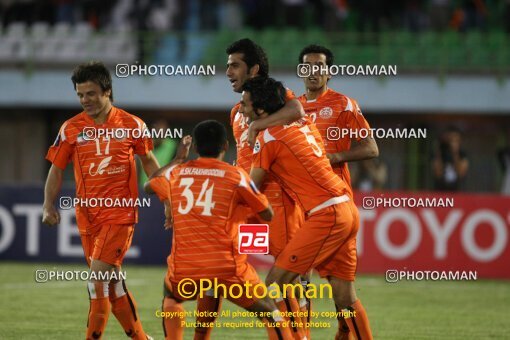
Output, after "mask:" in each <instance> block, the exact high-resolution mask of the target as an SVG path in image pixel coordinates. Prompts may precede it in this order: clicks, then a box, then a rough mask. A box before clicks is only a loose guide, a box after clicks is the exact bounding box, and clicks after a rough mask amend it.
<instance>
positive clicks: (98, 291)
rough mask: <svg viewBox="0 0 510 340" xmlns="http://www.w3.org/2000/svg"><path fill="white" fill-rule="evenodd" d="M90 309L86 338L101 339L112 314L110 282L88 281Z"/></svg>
mask: <svg viewBox="0 0 510 340" xmlns="http://www.w3.org/2000/svg"><path fill="white" fill-rule="evenodd" d="M87 288H88V291H89V299H90V310H89V317H88V321H87V335H86V339H87V340H89V339H101V337H102V336H103V333H104V329H105V327H106V323H107V322H108V315H109V314H110V302H109V301H108V282H88V284H87Z"/></svg>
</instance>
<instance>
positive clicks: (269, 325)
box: [262, 310, 294, 340]
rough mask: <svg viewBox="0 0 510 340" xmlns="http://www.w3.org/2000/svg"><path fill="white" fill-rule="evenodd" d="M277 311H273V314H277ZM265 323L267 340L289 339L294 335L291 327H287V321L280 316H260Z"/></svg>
mask: <svg viewBox="0 0 510 340" xmlns="http://www.w3.org/2000/svg"><path fill="white" fill-rule="evenodd" d="M277 314H278V311H276V310H275V311H274V312H273V315H277ZM262 322H263V323H264V325H265V328H266V331H267V335H268V338H269V340H291V339H294V336H293V334H292V332H291V330H290V329H291V328H290V327H288V321H287V320H284V319H283V318H282V317H281V316H274V317H273V318H269V319H268V318H262Z"/></svg>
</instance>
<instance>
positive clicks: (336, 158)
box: [326, 153, 344, 165]
mask: <svg viewBox="0 0 510 340" xmlns="http://www.w3.org/2000/svg"><path fill="white" fill-rule="evenodd" d="M326 157H328V159H329V163H331V165H333V164H338V163H342V162H343V161H344V160H343V158H342V154H341V153H327V154H326Z"/></svg>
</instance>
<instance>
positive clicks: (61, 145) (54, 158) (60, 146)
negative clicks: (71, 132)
mask: <svg viewBox="0 0 510 340" xmlns="http://www.w3.org/2000/svg"><path fill="white" fill-rule="evenodd" d="M65 127H66V124H64V125H62V127H61V128H60V131H59V133H58V136H57V139H55V142H54V143H53V145H52V146H51V147H50V148H49V150H48V153H47V154H46V159H47V160H49V161H50V162H51V163H53V164H54V165H55V166H56V167H58V168H59V169H61V170H64V169H65V168H66V166H67V164H69V162H71V159H72V156H73V152H74V146H73V145H72V144H70V143H69V142H68V140H67V138H66V131H65Z"/></svg>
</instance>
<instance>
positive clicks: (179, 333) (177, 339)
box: [163, 296, 186, 340]
mask: <svg viewBox="0 0 510 340" xmlns="http://www.w3.org/2000/svg"><path fill="white" fill-rule="evenodd" d="M163 312H173V313H180V314H181V315H183V317H182V318H181V317H178V316H177V317H173V318H170V317H169V318H164V319H163V332H164V333H165V339H166V340H181V339H182V338H183V335H184V327H183V325H182V324H181V321H183V320H185V318H186V317H185V316H184V315H185V314H184V313H185V310H184V307H183V306H182V303H179V302H177V301H176V300H174V299H171V298H169V297H166V296H165V298H164V299H163ZM174 315H176V314H174ZM177 315H178V314H177Z"/></svg>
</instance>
